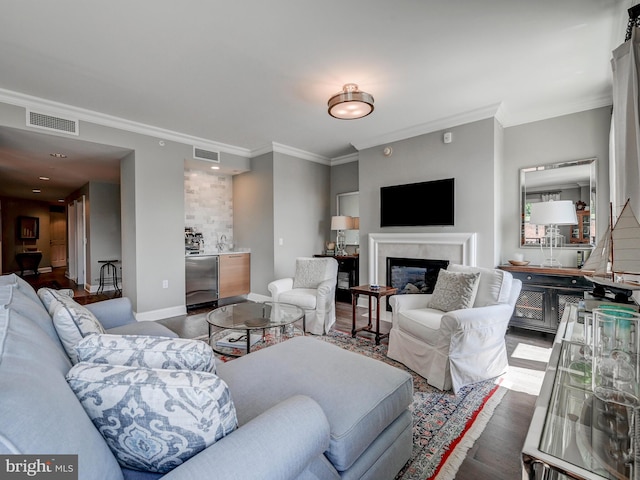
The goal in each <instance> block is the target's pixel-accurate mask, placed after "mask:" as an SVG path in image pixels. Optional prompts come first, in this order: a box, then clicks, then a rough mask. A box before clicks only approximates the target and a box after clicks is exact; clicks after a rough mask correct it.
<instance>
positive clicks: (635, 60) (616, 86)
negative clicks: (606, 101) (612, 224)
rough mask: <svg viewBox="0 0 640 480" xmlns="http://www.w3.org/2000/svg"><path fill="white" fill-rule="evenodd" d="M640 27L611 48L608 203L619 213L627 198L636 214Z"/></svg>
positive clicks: (639, 195)
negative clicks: (611, 154) (610, 145)
mask: <svg viewBox="0 0 640 480" xmlns="http://www.w3.org/2000/svg"><path fill="white" fill-rule="evenodd" d="M639 59H640V29H639V28H634V29H633V33H632V35H631V39H630V40H629V41H627V42H625V43H623V44H622V45H620V46H619V47H618V48H616V49H615V50H614V51H613V59H612V60H611V66H612V68H613V125H612V129H611V131H612V141H613V156H612V157H611V158H610V163H611V167H610V186H611V202H612V203H613V206H614V214H615V213H619V212H620V210H621V209H622V206H623V205H624V203H625V202H626V200H627V198H629V199H631V201H630V205H631V208H632V209H633V212H634V213H635V214H636V216H637V215H639V214H640V121H639V119H640V105H639V104H638V80H639V78H640V62H639Z"/></svg>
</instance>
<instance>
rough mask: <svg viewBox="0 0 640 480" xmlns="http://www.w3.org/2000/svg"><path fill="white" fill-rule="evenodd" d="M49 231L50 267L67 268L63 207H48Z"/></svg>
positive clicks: (65, 228) (65, 225)
mask: <svg viewBox="0 0 640 480" xmlns="http://www.w3.org/2000/svg"><path fill="white" fill-rule="evenodd" d="M49 231H50V235H51V237H50V242H49V243H50V245H51V266H52V267H53V268H55V267H66V266H67V217H66V215H65V211H64V207H50V209H49Z"/></svg>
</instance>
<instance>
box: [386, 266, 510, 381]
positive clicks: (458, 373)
mask: <svg viewBox="0 0 640 480" xmlns="http://www.w3.org/2000/svg"><path fill="white" fill-rule="evenodd" d="M447 271H449V272H458V273H466V274H473V273H479V274H480V278H479V281H478V282H477V291H476V293H475V299H474V300H473V305H472V307H471V308H463V309H459V310H452V311H448V312H445V311H442V310H437V309H434V308H430V307H429V303H430V301H431V299H432V295H431V294H411V295H394V296H393V297H392V298H391V299H390V302H391V306H392V310H393V317H392V318H393V320H392V322H393V324H392V327H391V332H390V334H389V349H388V353H387V355H388V356H389V358H392V359H394V360H397V361H399V362H401V363H403V364H404V365H406V366H407V367H409V368H410V369H412V370H413V371H415V372H416V373H418V374H419V375H421V376H423V377H424V378H426V379H427V383H429V384H430V385H432V386H434V387H436V388H439V389H441V390H449V389H451V388H452V387H453V390H454V392H457V391H458V390H460V388H462V387H463V386H465V385H468V384H471V383H475V382H479V381H481V380H487V379H489V378H493V377H497V376H498V375H502V374H503V373H505V372H506V370H507V368H508V358H507V350H506V344H505V333H506V330H507V327H508V326H509V320H510V319H511V315H512V314H513V309H514V307H515V303H516V300H517V298H518V295H519V294H520V289H521V288H522V282H521V281H520V280H517V279H514V278H513V276H512V275H511V274H510V273H509V272H506V271H503V270H494V269H488V268H478V267H467V266H463V265H453V264H451V265H449V267H448V268H447ZM437 288H438V286H437V285H436V289H437Z"/></svg>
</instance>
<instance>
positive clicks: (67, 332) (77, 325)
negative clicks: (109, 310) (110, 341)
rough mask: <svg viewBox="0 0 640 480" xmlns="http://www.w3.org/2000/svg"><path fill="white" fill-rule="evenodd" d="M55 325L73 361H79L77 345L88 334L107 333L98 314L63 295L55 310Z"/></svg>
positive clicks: (58, 300)
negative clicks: (97, 316)
mask: <svg viewBox="0 0 640 480" xmlns="http://www.w3.org/2000/svg"><path fill="white" fill-rule="evenodd" d="M52 317H53V326H54V327H55V329H56V333H57V334H58V337H59V338H60V341H61V342H62V346H63V347H64V349H65V351H66V352H67V355H68V356H69V358H70V359H71V362H72V363H78V354H77V352H76V349H75V347H76V345H77V344H78V343H80V341H81V340H82V339H83V338H84V337H86V336H87V335H91V334H96V333H98V334H99V333H105V331H104V328H103V327H102V324H101V323H100V321H99V320H98V319H97V318H96V316H95V315H94V314H93V313H92V312H91V311H89V310H88V309H87V308H85V307H83V306H82V305H80V304H79V303H77V302H75V301H74V300H73V299H72V298H69V297H65V296H64V295H61V296H60V297H59V298H58V299H57V305H56V306H55V310H54V311H53V315H52Z"/></svg>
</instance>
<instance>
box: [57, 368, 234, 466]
mask: <svg viewBox="0 0 640 480" xmlns="http://www.w3.org/2000/svg"><path fill="white" fill-rule="evenodd" d="M67 381H68V383H69V385H70V386H71V389H72V390H73V391H74V392H75V394H76V396H77V397H78V399H79V400H80V403H82V406H83V407H84V408H85V410H86V412H87V414H88V415H89V417H90V418H91V420H92V421H93V423H94V425H95V426H96V428H97V429H98V431H99V432H100V433H101V434H102V436H103V437H104V439H105V440H106V442H107V444H108V445H109V447H110V448H111V450H112V451H113V453H114V455H115V456H116V458H117V459H118V461H119V462H120V464H121V465H122V466H124V467H128V468H132V469H134V470H141V471H151V472H159V473H166V472H168V471H170V470H172V469H174V468H175V467H177V466H178V465H180V464H182V463H184V462H185V461H186V460H187V459H189V458H190V457H192V456H193V455H195V454H197V453H198V452H200V451H202V450H204V449H205V448H206V447H208V446H209V445H212V444H213V443H215V442H216V441H217V440H219V439H220V438H222V437H224V436H226V435H227V434H228V433H230V432H232V431H233V430H235V428H236V426H237V418H236V412H235V408H234V406H233V402H232V401H231V396H230V394H229V389H228V388H227V385H226V384H225V382H224V381H223V380H221V379H220V378H219V377H217V376H216V375H214V374H212V373H205V372H194V371H188V370H162V369H151V368H137V367H125V366H121V365H97V364H92V363H86V362H81V363H78V364H76V365H75V366H74V367H73V368H72V369H71V370H70V371H69V373H68V374H67Z"/></svg>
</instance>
